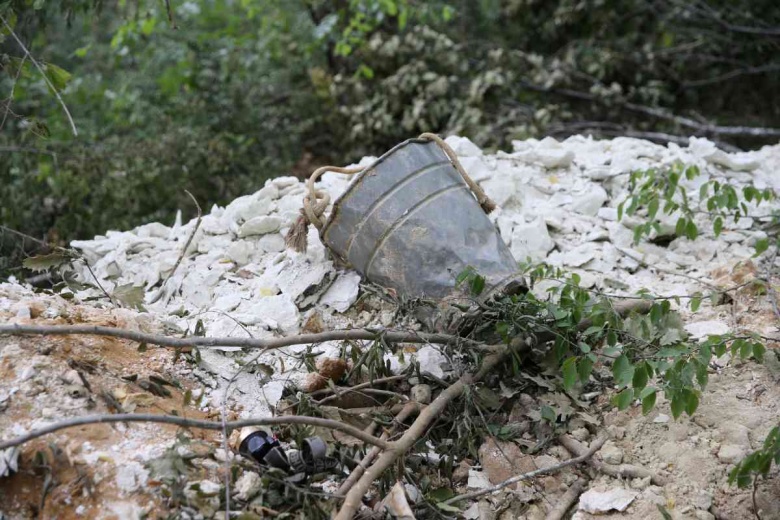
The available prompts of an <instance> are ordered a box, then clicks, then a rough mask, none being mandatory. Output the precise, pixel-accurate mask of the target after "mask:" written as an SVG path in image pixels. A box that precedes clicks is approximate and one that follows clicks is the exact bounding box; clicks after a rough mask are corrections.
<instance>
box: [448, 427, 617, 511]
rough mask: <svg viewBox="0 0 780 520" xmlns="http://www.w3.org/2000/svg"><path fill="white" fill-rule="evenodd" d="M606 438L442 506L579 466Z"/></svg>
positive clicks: (456, 497) (455, 498)
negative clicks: (576, 453)
mask: <svg viewBox="0 0 780 520" xmlns="http://www.w3.org/2000/svg"><path fill="white" fill-rule="evenodd" d="M607 438H608V436H607V435H606V434H602V435H601V436H599V437H598V438H597V439H596V440H595V441H593V444H591V446H590V448H588V451H586V452H585V453H583V454H582V455H579V456H578V457H575V458H573V459H569V460H566V461H564V462H561V463H559V464H555V465H553V466H549V467H547V468H541V469H535V470H533V471H529V472H528V473H523V474H522V475H515V476H514V477H512V478H508V479H506V480H505V481H503V482H499V483H498V484H496V485H495V486H490V487H487V488H485V489H480V490H479V491H473V492H471V493H464V494H462V495H458V496H455V497H452V498H450V499H449V500H445V501H444V504H454V503H455V502H462V501H463V500H470V499H472V498H477V497H481V496H483V495H489V494H490V493H494V492H496V491H499V490H501V489H504V488H505V487H507V486H511V485H512V484H516V483H518V482H521V481H523V480H530V479H532V478H535V477H538V476H539V475H547V474H549V473H557V472H558V471H560V470H562V469H564V468H568V467H569V466H573V465H575V464H579V463H580V462H584V461H586V460H588V459H589V458H591V457H592V456H593V454H594V453H596V452H597V451H599V450H600V449H601V447H602V446H603V445H604V443H605V442H607ZM567 509H568V508H567Z"/></svg>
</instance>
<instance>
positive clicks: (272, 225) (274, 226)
mask: <svg viewBox="0 0 780 520" xmlns="http://www.w3.org/2000/svg"><path fill="white" fill-rule="evenodd" d="M283 223H284V221H283V220H282V219H281V218H279V217H269V216H267V215H263V216H260V217H254V218H251V219H249V220H247V221H246V222H244V224H242V225H241V227H240V228H238V236H240V237H247V236H251V235H265V234H266V233H273V232H275V231H279V229H280V228H281V227H282V224H283Z"/></svg>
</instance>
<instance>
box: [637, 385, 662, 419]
mask: <svg viewBox="0 0 780 520" xmlns="http://www.w3.org/2000/svg"><path fill="white" fill-rule="evenodd" d="M648 390H649V392H647V391H648ZM657 395H658V392H657V391H656V389H655V388H645V389H644V390H642V394H640V399H641V400H642V413H643V414H644V415H647V414H649V413H650V411H651V410H652V409H653V408H654V407H655V400H656V397H657Z"/></svg>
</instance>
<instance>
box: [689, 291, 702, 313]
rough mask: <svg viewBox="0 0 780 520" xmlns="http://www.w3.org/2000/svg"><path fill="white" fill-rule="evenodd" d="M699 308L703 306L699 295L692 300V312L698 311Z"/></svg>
mask: <svg viewBox="0 0 780 520" xmlns="http://www.w3.org/2000/svg"><path fill="white" fill-rule="evenodd" d="M699 306H701V296H700V295H697V296H694V297H693V298H691V312H696V311H698V310H699Z"/></svg>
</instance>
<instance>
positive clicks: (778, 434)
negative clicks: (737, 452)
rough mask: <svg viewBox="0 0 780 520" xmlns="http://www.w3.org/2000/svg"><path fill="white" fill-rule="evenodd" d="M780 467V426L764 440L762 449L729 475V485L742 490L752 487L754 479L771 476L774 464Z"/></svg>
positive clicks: (740, 463)
mask: <svg viewBox="0 0 780 520" xmlns="http://www.w3.org/2000/svg"><path fill="white" fill-rule="evenodd" d="M773 462H774V464H775V465H780V426H775V427H774V428H772V430H771V431H770V432H769V435H767V436H766V439H764V445H763V446H762V447H761V449H759V450H756V451H754V452H753V453H751V454H750V455H748V456H747V457H745V458H744V459H742V461H740V462H739V464H737V466H736V467H735V468H734V469H733V470H731V472H730V473H729V484H736V485H737V486H739V487H741V488H745V487H748V486H750V485H751V484H752V483H753V479H754V478H758V477H759V476H760V477H764V478H766V477H767V475H768V474H769V469H770V468H771V467H772V463H773Z"/></svg>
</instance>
